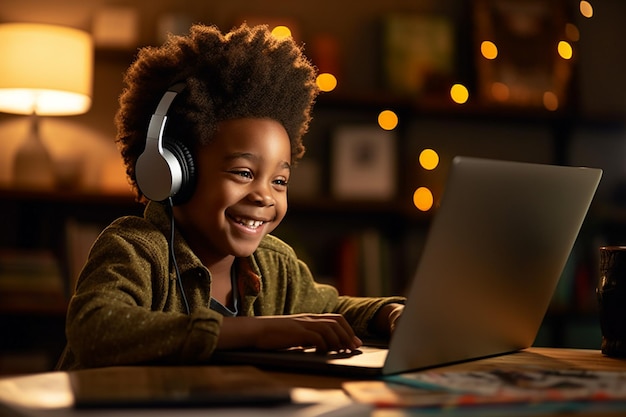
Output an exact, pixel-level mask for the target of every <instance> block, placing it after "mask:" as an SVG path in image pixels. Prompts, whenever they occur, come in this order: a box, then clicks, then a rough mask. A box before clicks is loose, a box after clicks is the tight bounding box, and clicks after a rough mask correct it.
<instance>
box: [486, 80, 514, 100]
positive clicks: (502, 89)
mask: <svg viewBox="0 0 626 417" xmlns="http://www.w3.org/2000/svg"><path fill="white" fill-rule="evenodd" d="M491 96H492V97H493V98H494V99H496V100H497V101H501V102H504V101H507V100H508V99H509V97H510V96H511V91H510V89H509V86H508V85H506V84H504V83H501V82H495V83H493V84H491Z"/></svg>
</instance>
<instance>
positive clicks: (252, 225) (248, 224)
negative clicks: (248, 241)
mask: <svg viewBox="0 0 626 417" xmlns="http://www.w3.org/2000/svg"><path fill="white" fill-rule="evenodd" d="M235 221H236V222H237V223H239V224H242V225H244V226H246V227H249V228H250V229H256V228H257V227H259V226H261V225H262V224H263V223H264V222H263V221H261V220H253V219H243V218H241V217H237V218H236V219H235Z"/></svg>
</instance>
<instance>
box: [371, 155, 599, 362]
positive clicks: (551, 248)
mask: <svg viewBox="0 0 626 417" xmlns="http://www.w3.org/2000/svg"><path fill="white" fill-rule="evenodd" d="M601 175H602V171H601V170H599V169H592V168H578V167H563V166H553V165H541V164H530V163H520V162H506V161H494V160H485V159H477V158H469V157H457V158H455V159H454V161H453V163H452V166H451V170H450V174H449V177H448V180H447V183H446V189H445V190H444V195H443V197H442V199H441V204H440V207H439V208H438V211H437V213H436V215H435V218H434V219H433V222H432V224H431V228H430V230H429V235H428V240H427V243H426V246H425V248H424V252H423V253H422V257H421V260H420V262H419V267H418V269H417V272H416V276H415V277H414V279H413V282H412V284H411V288H410V291H409V294H408V301H407V305H406V308H405V311H404V313H403V317H402V319H401V321H400V323H399V325H398V328H397V329H396V332H395V334H394V337H393V338H392V340H391V344H390V349H389V355H388V357H387V360H386V362H385V367H384V371H383V372H384V373H385V374H390V373H396V372H402V371H406V370H410V369H417V368H424V367H429V366H434V365H441V364H445V363H451V362H456V361H462V360H467V359H472V358H477V357H483V356H489V355H495V354H499V353H505V352H510V351H514V350H518V349H521V348H525V347H528V346H530V345H531V344H532V343H533V341H534V339H535V337H536V334H537V332H538V329H539V327H540V325H541V322H542V320H543V317H544V315H545V313H546V311H547V309H548V306H549V303H550V300H551V298H552V295H553V293H554V290H555V288H556V285H557V282H558V280H559V277H560V275H561V273H562V271H563V268H564V266H565V263H566V262H567V259H568V257H569V254H570V251H571V249H572V247H573V245H574V242H575V240H576V237H577V235H578V232H579V230H580V227H581V226H582V223H583V220H584V218H585V216H586V213H587V210H588V208H589V205H590V204H591V201H592V198H593V196H594V194H595V190H596V188H597V186H598V183H599V181H600V178H601Z"/></svg>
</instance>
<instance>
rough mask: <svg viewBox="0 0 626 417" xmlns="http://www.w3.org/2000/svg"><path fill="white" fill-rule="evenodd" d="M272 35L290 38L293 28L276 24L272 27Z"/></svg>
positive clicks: (279, 37)
mask: <svg viewBox="0 0 626 417" xmlns="http://www.w3.org/2000/svg"><path fill="white" fill-rule="evenodd" d="M272 35H274V37H276V38H278V39H283V38H288V37H290V36H291V29H289V28H288V27H287V26H276V27H275V28H274V29H272Z"/></svg>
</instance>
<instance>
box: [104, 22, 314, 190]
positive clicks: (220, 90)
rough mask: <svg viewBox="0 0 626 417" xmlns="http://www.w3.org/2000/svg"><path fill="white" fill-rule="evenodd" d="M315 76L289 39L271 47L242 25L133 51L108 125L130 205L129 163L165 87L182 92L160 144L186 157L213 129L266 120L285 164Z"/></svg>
mask: <svg viewBox="0 0 626 417" xmlns="http://www.w3.org/2000/svg"><path fill="white" fill-rule="evenodd" d="M315 75H316V74H315V69H314V67H313V66H312V65H311V63H310V61H309V60H308V59H307V58H306V57H305V56H304V54H303V51H302V48H301V47H300V46H298V45H296V43H295V42H294V41H293V39H291V38H283V39H278V38H276V37H274V36H273V35H272V34H271V32H270V31H269V30H268V28H267V26H255V27H249V26H247V25H246V24H243V25H241V26H239V27H238V28H235V29H233V30H232V31H230V32H229V33H226V34H222V33H221V32H220V30H219V29H218V28H216V27H214V26H207V25H202V24H196V25H193V26H192V27H191V29H190V32H189V34H188V35H187V36H170V37H169V38H168V40H167V41H166V42H165V43H164V44H163V45H162V46H160V47H145V48H142V49H140V50H139V53H138V55H137V58H136V60H135V61H134V62H133V63H132V64H131V66H130V67H129V68H128V70H127V72H126V74H125V76H124V83H125V88H124V91H123V92H122V95H121V96H120V107H119V110H118V112H117V114H116V117H115V123H116V127H117V137H116V142H117V143H118V147H119V149H120V152H121V155H122V158H123V159H124V164H125V166H126V173H127V175H128V178H129V181H130V183H131V185H132V187H133V189H134V190H135V193H136V195H137V199H138V200H141V199H142V198H143V195H142V193H141V190H139V188H138V187H137V184H136V181H135V163H136V161H137V158H138V157H139V155H140V154H141V153H142V152H143V150H144V147H145V143H146V134H147V129H148V125H149V122H150V117H151V116H152V114H153V112H154V110H155V108H156V106H157V104H158V102H159V100H160V99H161V97H162V95H163V93H164V92H165V91H167V89H168V87H170V86H171V85H173V84H175V83H179V82H182V83H184V84H185V89H184V90H183V91H182V92H181V93H180V94H179V95H178V96H177V98H176V100H175V102H174V104H173V105H172V106H171V107H170V109H169V111H168V124H167V128H166V136H167V137H173V138H175V139H176V140H177V141H180V142H182V143H183V144H184V145H185V146H186V147H187V148H188V149H190V150H192V152H193V150H194V149H197V147H198V146H201V145H203V144H207V143H209V142H210V141H211V139H212V137H213V135H214V133H215V132H216V129H217V125H218V123H219V122H221V121H225V120H231V119H238V118H270V119H273V120H276V121H278V122H280V123H281V124H282V125H283V127H284V128H285V130H286V131H287V134H288V135H289V139H290V142H291V155H292V162H294V163H295V162H296V161H297V160H298V159H300V158H301V157H302V155H303V154H304V145H303V144H302V136H303V135H304V133H306V131H307V130H308V126H309V122H310V120H311V110H312V106H313V103H314V101H315V97H316V96H317V94H318V92H319V90H318V88H317V86H316V84H315Z"/></svg>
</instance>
